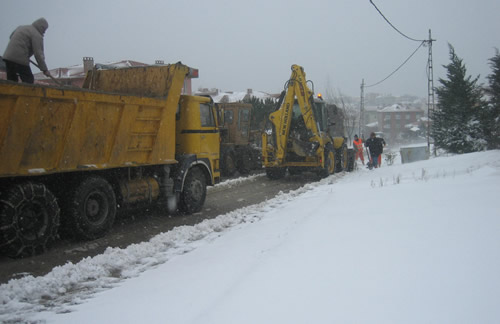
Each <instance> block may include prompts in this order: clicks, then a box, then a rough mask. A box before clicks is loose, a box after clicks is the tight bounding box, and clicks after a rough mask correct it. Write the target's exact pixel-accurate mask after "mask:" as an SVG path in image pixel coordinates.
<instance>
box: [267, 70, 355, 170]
mask: <svg viewBox="0 0 500 324" xmlns="http://www.w3.org/2000/svg"><path fill="white" fill-rule="evenodd" d="M308 82H310V81H306V75H305V72H304V69H303V68H302V67H300V66H298V65H292V75H291V77H290V79H289V80H288V81H287V83H286V84H285V89H284V90H283V92H282V93H281V96H280V99H279V101H278V104H277V109H276V111H275V112H273V113H271V114H270V115H269V123H268V127H267V128H266V131H265V132H264V133H263V134H262V160H263V165H264V167H265V169H266V174H267V176H268V177H269V178H271V179H279V178H282V177H284V176H285V174H286V170H287V169H288V172H289V173H290V174H296V173H299V172H302V171H313V172H316V173H318V174H319V175H320V176H322V177H327V176H328V175H330V174H333V173H334V172H335V171H342V170H344V169H346V168H347V146H346V143H345V139H344V138H343V137H334V138H332V137H331V136H330V135H329V134H328V127H329V126H331V125H330V124H329V122H328V118H327V113H326V105H325V103H324V102H323V100H322V99H321V98H314V95H313V91H311V90H310V89H309V87H308V86H307V83H308ZM311 83H312V82H311Z"/></svg>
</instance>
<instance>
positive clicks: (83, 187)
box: [64, 176, 116, 240]
mask: <svg viewBox="0 0 500 324" xmlns="http://www.w3.org/2000/svg"><path fill="white" fill-rule="evenodd" d="M65 216H66V217H67V219H64V223H65V225H66V227H67V228H69V229H70V231H71V232H72V233H73V234H74V235H75V236H76V237H77V238H79V239H84V240H94V239H96V238H99V237H102V236H104V235H105V234H106V233H107V232H108V231H109V230H110V229H111V227H112V226H113V223H114V221H115V216H116V196H115V193H114V191H113V188H112V187H111V185H110V184H109V182H108V181H106V180H105V179H103V178H101V177H97V176H94V177H90V178H87V179H85V180H83V181H82V182H81V183H80V184H79V185H78V187H77V188H76V189H75V191H74V192H73V194H72V195H71V200H70V201H69V206H68V211H67V215H65Z"/></svg>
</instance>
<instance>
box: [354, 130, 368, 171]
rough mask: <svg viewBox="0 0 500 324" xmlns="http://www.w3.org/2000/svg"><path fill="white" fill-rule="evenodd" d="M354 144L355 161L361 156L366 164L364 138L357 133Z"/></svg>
mask: <svg viewBox="0 0 500 324" xmlns="http://www.w3.org/2000/svg"><path fill="white" fill-rule="evenodd" d="M352 144H353V146H354V149H355V150H356V158H355V161H357V160H358V158H359V159H360V160H361V162H362V163H363V165H365V157H364V156H363V140H362V139H361V138H359V137H358V135H357V134H356V135H354V141H353V142H352Z"/></svg>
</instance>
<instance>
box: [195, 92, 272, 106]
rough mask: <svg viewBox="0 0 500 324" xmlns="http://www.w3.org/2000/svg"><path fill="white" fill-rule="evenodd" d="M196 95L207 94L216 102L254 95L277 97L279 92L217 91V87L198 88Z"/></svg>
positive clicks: (237, 99) (247, 97)
mask: <svg viewBox="0 0 500 324" xmlns="http://www.w3.org/2000/svg"><path fill="white" fill-rule="evenodd" d="M196 94H197V95H208V96H211V97H212V99H213V100H214V101H215V102H217V103H229V102H239V101H243V100H247V99H250V98H251V97H255V98H258V99H262V100H265V99H267V98H271V99H277V98H279V94H270V93H267V92H262V91H254V90H252V89H247V91H225V92H222V91H219V90H218V89H198V91H197V92H196Z"/></svg>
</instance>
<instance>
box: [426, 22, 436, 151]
mask: <svg viewBox="0 0 500 324" xmlns="http://www.w3.org/2000/svg"><path fill="white" fill-rule="evenodd" d="M433 41H435V39H432V37H431V30H430V29H429V40H427V41H426V43H427V45H428V46H429V58H428V61H427V149H428V150H429V152H430V148H431V139H430V136H431V135H430V131H431V126H430V125H431V118H432V114H433V113H434V68H433V65H432V42H433Z"/></svg>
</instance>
